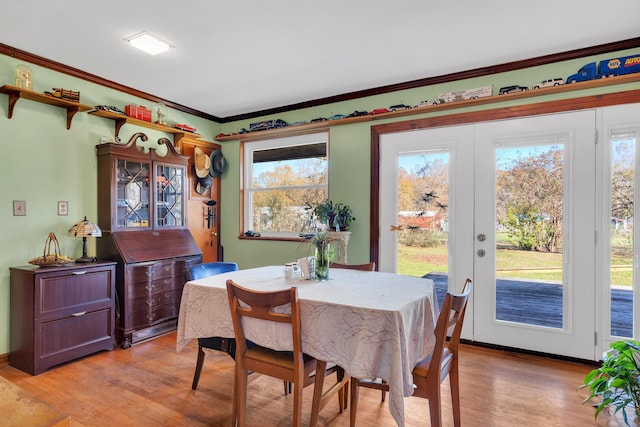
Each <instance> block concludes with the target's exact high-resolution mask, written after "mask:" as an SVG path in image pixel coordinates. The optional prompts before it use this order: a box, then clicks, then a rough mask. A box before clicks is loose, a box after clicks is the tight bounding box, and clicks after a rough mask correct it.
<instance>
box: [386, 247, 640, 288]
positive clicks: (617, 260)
mask: <svg viewBox="0 0 640 427" xmlns="http://www.w3.org/2000/svg"><path fill="white" fill-rule="evenodd" d="M447 257H448V254H447V247H446V246H438V247H434V248H421V247H415V246H404V245H398V273H400V274H406V275H409V276H418V277H422V276H424V275H425V274H427V273H435V272H439V273H446V272H447ZM611 264H612V266H614V268H612V269H611V283H612V284H614V285H618V286H631V285H632V283H633V271H632V268H631V266H632V262H631V257H628V256H612V259H611ZM625 266H628V268H627V267H625ZM496 270H497V276H498V277H501V278H520V279H532V280H543V281H544V280H548V281H554V282H558V281H562V254H560V253H548V252H535V251H519V250H514V249H498V250H497V251H496Z"/></svg>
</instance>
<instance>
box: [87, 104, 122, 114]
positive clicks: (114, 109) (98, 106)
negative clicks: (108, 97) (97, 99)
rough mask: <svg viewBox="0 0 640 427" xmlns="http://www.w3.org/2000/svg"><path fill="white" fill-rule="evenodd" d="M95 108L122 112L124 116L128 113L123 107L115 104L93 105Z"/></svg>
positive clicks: (117, 112)
mask: <svg viewBox="0 0 640 427" xmlns="http://www.w3.org/2000/svg"><path fill="white" fill-rule="evenodd" d="M93 108H94V109H95V110H102V111H108V112H110V113H115V114H120V115H122V116H126V115H127V114H126V113H125V112H124V111H122V110H121V109H119V108H117V107H114V106H113V105H96V106H95V107H93Z"/></svg>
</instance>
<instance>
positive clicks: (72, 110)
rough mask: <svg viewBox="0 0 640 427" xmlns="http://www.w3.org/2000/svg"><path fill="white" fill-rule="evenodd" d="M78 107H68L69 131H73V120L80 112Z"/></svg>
mask: <svg viewBox="0 0 640 427" xmlns="http://www.w3.org/2000/svg"><path fill="white" fill-rule="evenodd" d="M78 110H79V109H78V107H67V130H69V129H71V120H73V116H75V115H76V113H77V112H78Z"/></svg>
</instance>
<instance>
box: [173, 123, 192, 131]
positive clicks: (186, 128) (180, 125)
mask: <svg viewBox="0 0 640 427" xmlns="http://www.w3.org/2000/svg"><path fill="white" fill-rule="evenodd" d="M173 127H174V128H176V129H180V130H184V131H186V132H192V133H195V132H196V128H192V127H191V126H189V125H185V124H184V123H176V124H175V125H173Z"/></svg>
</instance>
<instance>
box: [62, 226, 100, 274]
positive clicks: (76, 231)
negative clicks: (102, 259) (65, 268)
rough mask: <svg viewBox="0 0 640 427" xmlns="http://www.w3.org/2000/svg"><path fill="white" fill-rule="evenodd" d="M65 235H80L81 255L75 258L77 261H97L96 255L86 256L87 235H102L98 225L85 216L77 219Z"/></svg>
mask: <svg viewBox="0 0 640 427" xmlns="http://www.w3.org/2000/svg"><path fill="white" fill-rule="evenodd" d="M67 236H69V237H82V257H81V258H76V262H77V263H78V262H79V263H82V262H95V261H97V258H96V257H88V256H87V237H102V230H100V227H98V226H97V225H96V224H94V223H92V222H90V221H88V220H87V217H86V216H85V217H84V219H83V220H82V221H78V222H77V223H75V225H74V226H73V227H71V228H70V229H69V233H67Z"/></svg>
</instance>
